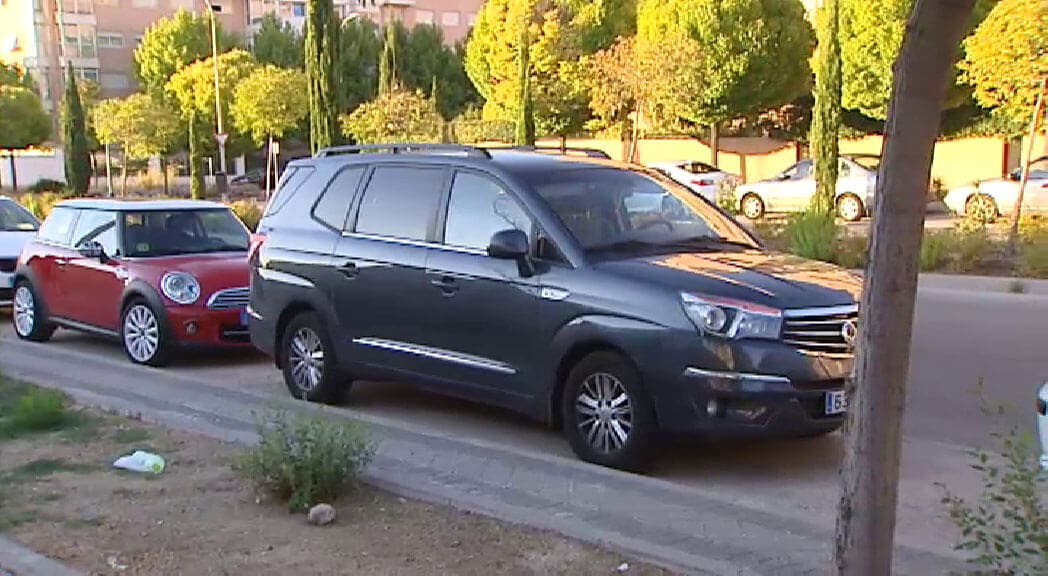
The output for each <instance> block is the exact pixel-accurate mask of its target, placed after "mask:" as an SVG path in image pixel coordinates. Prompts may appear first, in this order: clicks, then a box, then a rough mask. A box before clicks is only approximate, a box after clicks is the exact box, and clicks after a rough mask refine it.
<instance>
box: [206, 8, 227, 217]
mask: <svg viewBox="0 0 1048 576" xmlns="http://www.w3.org/2000/svg"><path fill="white" fill-rule="evenodd" d="M200 2H201V4H203V5H204V7H205V8H206V9H207V12H208V14H210V16H211V63H212V64H213V65H214V68H215V142H216V143H218V171H217V172H215V186H216V187H217V188H218V193H219V195H220V196H221V197H222V199H223V200H228V199H229V198H228V196H229V185H228V182H227V181H226V139H227V138H228V137H229V134H226V133H225V131H224V130H223V129H222V96H221V94H220V93H219V91H218V88H219V84H218V25H217V23H216V21H215V6H214V5H212V4H209V3H208V1H207V0H200Z"/></svg>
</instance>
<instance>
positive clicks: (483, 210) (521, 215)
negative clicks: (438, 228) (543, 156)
mask: <svg viewBox="0 0 1048 576" xmlns="http://www.w3.org/2000/svg"><path fill="white" fill-rule="evenodd" d="M531 227H532V223H531V218H530V217H529V216H528V215H527V213H526V212H524V209H523V208H521V207H520V204H518V203H517V201H516V200H515V199H514V198H513V196H511V195H510V194H509V193H508V192H506V190H505V189H504V188H502V186H500V185H499V184H498V183H497V182H495V181H494V180H492V179H490V178H487V177H484V176H480V175H477V174H472V173H469V172H458V173H456V174H455V182H454V184H452V186H451V199H450V200H449V202H448V218H447V224H446V225H445V226H444V243H445V244H448V245H450V246H459V247H462V248H473V249H476V250H487V248H488V244H490V243H491V237H492V235H494V234H495V233H496V232H499V231H501V230H507V229H513V228H516V229H517V230H523V231H524V232H525V233H527V234H528V236H529V237H530V236H531Z"/></svg>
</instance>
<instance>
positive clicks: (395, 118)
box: [342, 90, 444, 144]
mask: <svg viewBox="0 0 1048 576" xmlns="http://www.w3.org/2000/svg"><path fill="white" fill-rule="evenodd" d="M342 133H343V134H345V135H346V136H348V137H350V138H353V139H355V140H356V141H357V142H360V143H361V144H376V143H382V142H430V143H438V142H441V141H442V140H443V133H444V120H443V118H441V117H440V114H439V113H437V111H436V109H435V108H434V106H433V102H432V101H431V100H429V99H427V98H426V97H425V96H424V95H423V94H422V93H421V92H408V91H406V90H396V91H394V92H391V93H389V94H383V95H380V96H379V97H378V98H376V99H375V100H373V101H371V102H368V103H367V104H363V105H361V106H360V107H359V108H357V109H356V110H354V111H353V112H352V113H351V114H348V115H344V116H342Z"/></svg>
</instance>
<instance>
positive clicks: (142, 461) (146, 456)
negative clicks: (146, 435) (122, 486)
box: [113, 450, 164, 474]
mask: <svg viewBox="0 0 1048 576" xmlns="http://www.w3.org/2000/svg"><path fill="white" fill-rule="evenodd" d="M113 467H114V468H122V469H124V470H131V471H132V472H151V473H153V474H160V473H161V472H163V471H164V459H163V458H161V457H160V456H157V455H156V454H153V453H151V452H143V451H142V450H135V452H134V453H133V454H130V455H128V456H121V457H120V458H117V459H116V462H113Z"/></svg>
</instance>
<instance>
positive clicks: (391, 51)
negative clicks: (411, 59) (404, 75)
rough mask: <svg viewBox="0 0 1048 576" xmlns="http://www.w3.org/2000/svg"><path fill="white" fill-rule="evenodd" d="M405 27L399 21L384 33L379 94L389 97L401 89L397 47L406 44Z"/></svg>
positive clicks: (380, 59) (388, 26) (380, 57)
mask: <svg viewBox="0 0 1048 576" xmlns="http://www.w3.org/2000/svg"><path fill="white" fill-rule="evenodd" d="M404 30H405V28H404V25H403V24H401V23H400V22H399V21H395V22H391V23H389V24H387V25H386V27H385V29H384V30H383V32H382V54H381V55H379V61H378V93H379V95H388V94H391V93H393V92H394V91H396V90H398V89H400V87H401V84H400V70H399V69H398V68H399V66H398V63H397V52H398V49H397V46H398V45H399V44H403V43H404V36H405V35H406V33H405V31H404Z"/></svg>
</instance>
